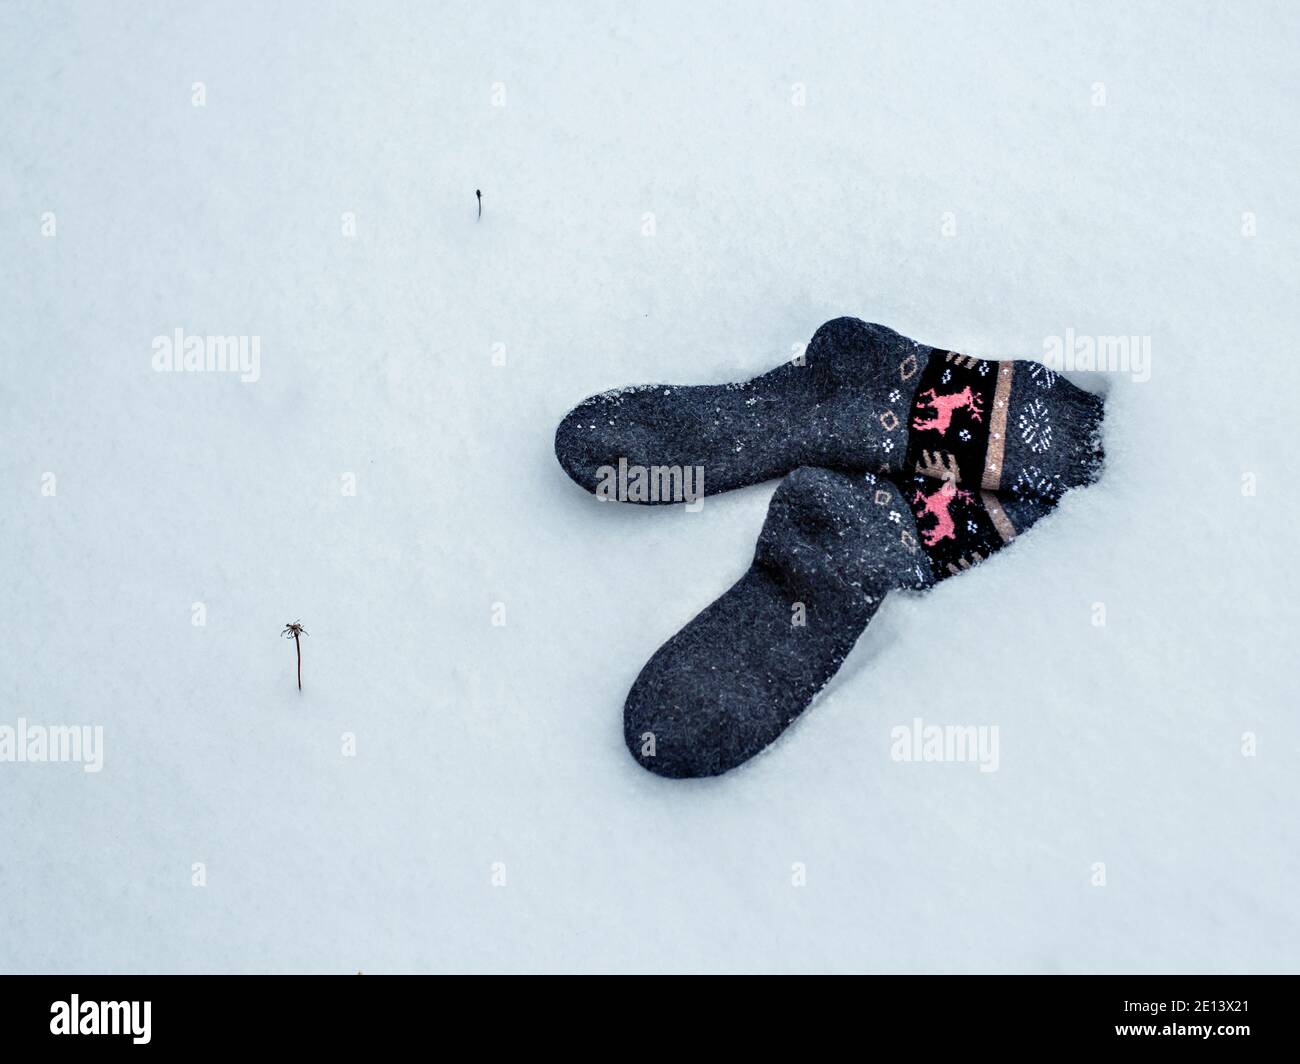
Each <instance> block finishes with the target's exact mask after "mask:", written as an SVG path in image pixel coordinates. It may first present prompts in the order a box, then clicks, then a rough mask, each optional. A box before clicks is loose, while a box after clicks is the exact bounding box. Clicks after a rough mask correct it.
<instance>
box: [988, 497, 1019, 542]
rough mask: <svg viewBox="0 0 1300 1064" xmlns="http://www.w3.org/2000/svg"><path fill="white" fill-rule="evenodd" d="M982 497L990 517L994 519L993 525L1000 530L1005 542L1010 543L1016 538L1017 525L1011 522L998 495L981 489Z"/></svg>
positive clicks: (999, 533) (999, 532)
mask: <svg viewBox="0 0 1300 1064" xmlns="http://www.w3.org/2000/svg"><path fill="white" fill-rule="evenodd" d="M980 499H981V500H982V501H983V503H984V509H985V510H987V511H988V515H989V517H990V519H992V521H993V527H994V528H996V529H997V530H998V535H999V536H1001V537H1002V542H1003V543H1010V542H1011V541H1012V540H1013V539H1015V538H1016V526H1015V525H1013V524H1012V523H1011V518H1009V517H1008V516H1007V512H1006V510H1004V509H1002V503H1000V502H999V501H998V497H997V496H996V495H994V494H993V493H992V492H989V491H981V492H980Z"/></svg>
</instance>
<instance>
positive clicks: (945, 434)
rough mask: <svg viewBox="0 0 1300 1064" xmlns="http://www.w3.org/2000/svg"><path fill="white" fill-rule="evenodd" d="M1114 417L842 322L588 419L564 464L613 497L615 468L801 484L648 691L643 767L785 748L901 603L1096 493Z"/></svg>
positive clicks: (721, 765)
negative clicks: (735, 372)
mask: <svg viewBox="0 0 1300 1064" xmlns="http://www.w3.org/2000/svg"><path fill="white" fill-rule="evenodd" d="M1102 413H1103V412H1102V403H1101V400H1100V399H1099V398H1097V397H1096V396H1093V395H1091V394H1090V393H1088V392H1084V391H1082V390H1081V389H1079V388H1076V387H1075V386H1073V385H1072V384H1070V383H1069V382H1068V381H1065V380H1064V379H1063V378H1061V377H1059V376H1058V375H1057V374H1056V373H1054V372H1053V371H1052V370H1050V369H1049V368H1048V367H1046V366H1044V365H1041V364H1039V363H1036V362H1027V361H1007V362H990V361H986V360H983V359H978V358H973V357H970V356H965V355H959V354H956V353H954V352H951V351H943V350H939V349H935V348H931V347H927V346H925V345H923V344H918V343H916V342H915V341H912V340H909V339H907V338H906V337H903V336H900V335H899V334H898V333H896V332H894V331H893V330H891V329H887V328H885V327H883V326H880V325H871V324H868V323H866V322H863V321H859V320H857V319H855V318H836V319H834V320H833V321H830V322H827V323H826V324H825V325H823V326H822V327H821V328H820V329H818V330H817V332H816V334H815V335H814V336H813V339H812V341H811V343H810V344H809V345H808V348H807V351H806V354H805V356H804V357H803V358H802V359H799V360H795V361H792V362H789V363H785V364H783V365H781V366H778V367H777V368H776V369H774V370H772V371H771V372H769V373H765V374H763V375H761V376H758V377H755V378H753V379H752V380H750V381H746V382H743V383H736V384H724V385H707V386H678V385H647V386H640V387H633V388H624V389H620V390H617V391H612V392H605V393H602V394H600V395H596V396H592V397H591V398H589V399H587V400H585V401H584V402H583V403H581V404H579V405H578V406H577V407H576V408H574V410H572V411H571V412H570V413H569V414H568V415H567V416H566V417H565V418H564V420H563V421H562V422H561V423H560V426H559V428H558V430H557V431H556V436H555V452H556V456H557V457H558V458H559V461H560V464H561V465H562V466H563V467H564V469H565V471H566V472H567V473H568V474H569V476H570V477H571V478H572V479H573V480H574V481H576V482H577V483H578V484H579V485H581V486H582V487H584V488H586V489H587V490H589V491H592V492H593V493H596V494H598V495H603V497H609V496H608V485H609V473H610V470H612V469H615V468H634V469H637V470H638V471H640V472H641V473H642V474H643V475H646V476H650V477H654V478H658V482H659V483H661V484H667V483H673V484H676V483H678V481H674V480H673V479H672V478H673V477H674V476H678V477H680V476H681V471H683V470H692V471H701V472H702V474H703V488H704V490H705V491H706V492H708V493H717V492H721V491H727V490H729V489H732V488H737V487H742V486H744V485H747V484H754V483H758V482H760V481H764V480H769V479H773V478H775V477H783V478H784V479H783V480H782V482H781V484H780V485H779V487H778V488H777V491H776V493H775V495H773V497H772V501H771V504H770V506H769V508H768V513H767V518H766V520H765V521H764V524H763V528H762V531H761V532H760V534H759V538H758V546H757V549H756V551H755V554H754V559H753V562H752V564H751V565H750V568H749V570H748V571H747V572H746V573H745V575H744V576H742V577H741V579H740V580H739V581H737V583H736V584H735V585H733V586H732V587H731V588H730V589H729V590H728V591H727V592H725V593H724V594H723V595H722V596H721V597H720V598H719V599H717V600H716V601H715V602H714V603H713V604H712V605H710V606H708V607H707V608H706V609H705V610H703V611H702V612H701V613H700V614H698V615H697V616H696V617H695V618H694V619H693V620H692V621H690V622H689V623H688V624H687V625H686V626H685V627H684V628H683V629H682V630H681V631H680V632H678V633H677V635H675V636H674V637H673V638H672V639H670V640H669V641H668V642H667V643H665V644H664V645H663V646H662V647H660V649H659V650H658V651H657V652H656V653H655V654H654V656H653V657H652V658H651V659H650V661H649V662H648V663H647V664H646V666H645V667H644V668H643V669H642V670H641V673H640V675H639V676H638V677H637V680H636V682H635V683H634V684H633V687H632V690H631V692H630V693H629V695H628V698H627V702H626V705H625V707H624V737H625V740H626V742H627V745H628V749H629V750H630V751H631V753H632V755H633V757H635V758H636V759H637V761H639V762H640V763H641V764H642V765H643V766H644V767H646V768H647V769H649V770H651V771H652V772H656V773H658V774H660V775H663V776H670V777H695V776H710V775H717V774H719V773H722V772H725V771H727V770H728V769H730V768H734V767H735V766H736V765H739V764H741V763H742V762H744V761H746V760H748V759H749V758H750V757H752V756H753V755H754V754H756V753H758V752H759V751H760V750H762V749H763V748H764V747H766V746H768V745H769V744H770V743H771V742H772V741H773V740H775V739H776V738H777V737H778V736H779V735H780V734H781V732H782V731H784V730H785V728H786V727H787V726H788V725H789V724H790V723H791V721H793V720H794V719H795V717H797V716H798V715H799V714H800V713H801V712H802V711H803V710H804V709H805V708H806V707H807V706H808V704H809V703H810V702H811V701H812V699H813V697H814V696H815V695H816V694H817V692H818V691H819V690H821V688H822V687H823V686H825V684H826V682H827V681H828V680H829V679H830V678H831V677H832V676H833V675H834V674H835V672H836V671H837V670H838V669H839V667H840V665H841V664H842V663H843V661H844V659H845V657H846V656H847V655H848V653H849V651H850V650H851V649H852V648H853V645H854V643H855V642H856V641H857V639H858V637H859V636H860V635H861V634H862V632H863V630H864V629H865V628H866V626H867V624H868V623H869V622H870V620H871V618H872V616H874V614H875V612H876V610H877V609H879V607H880V603H881V602H882V601H883V600H884V597H885V596H886V595H887V594H888V593H889V592H890V591H892V590H896V589H903V588H910V589H924V588H928V587H930V586H932V585H933V584H934V583H935V582H937V581H939V580H943V579H946V578H947V577H949V576H953V575H956V574H957V573H960V572H962V571H963V570H965V569H967V568H969V567H970V566H972V565H974V564H977V563H978V562H979V561H981V560H983V559H984V558H986V557H988V556H989V555H990V554H992V553H993V552H994V551H997V550H999V549H1001V547H1002V546H1004V545H1005V544H1006V543H1009V542H1010V541H1011V540H1012V539H1014V538H1015V537H1016V536H1017V535H1018V534H1020V533H1022V532H1024V531H1025V530H1026V529H1028V528H1029V527H1030V526H1031V525H1032V524H1033V523H1034V522H1036V521H1037V520H1038V519H1039V518H1040V517H1042V516H1043V515H1044V514H1046V513H1047V512H1049V511H1050V510H1051V509H1052V508H1053V507H1054V506H1055V504H1056V501H1057V500H1058V499H1059V498H1060V496H1061V494H1062V493H1064V492H1065V491H1067V490H1069V489H1070V488H1073V487H1079V486H1082V485H1085V484H1088V483H1091V482H1092V481H1093V480H1094V479H1096V476H1097V475H1098V472H1099V470H1100V468H1101V463H1102V451H1101V445H1100V428H1101V421H1102ZM697 488H698V485H697ZM635 498H636V501H643V500H644V501H654V502H672V501H682V499H681V496H680V495H677V494H675V493H674V492H672V491H655V492H652V493H650V494H649V496H645V495H642V496H638V497H635Z"/></svg>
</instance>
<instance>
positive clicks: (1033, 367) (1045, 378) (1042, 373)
mask: <svg viewBox="0 0 1300 1064" xmlns="http://www.w3.org/2000/svg"><path fill="white" fill-rule="evenodd" d="M1029 376H1030V379H1031V380H1033V382H1034V383H1035V384H1037V385H1038V387H1040V388H1042V389H1043V391H1049V390H1050V389H1051V387H1052V385H1053V384H1055V383H1056V374H1055V373H1054V372H1053V371H1052V370H1050V369H1048V368H1047V367H1046V366H1044V365H1043V364H1042V363H1041V362H1031V363H1030V364H1029Z"/></svg>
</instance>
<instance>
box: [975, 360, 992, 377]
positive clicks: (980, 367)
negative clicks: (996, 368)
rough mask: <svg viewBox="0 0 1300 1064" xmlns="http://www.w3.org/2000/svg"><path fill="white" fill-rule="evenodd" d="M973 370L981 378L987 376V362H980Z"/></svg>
mask: <svg viewBox="0 0 1300 1064" xmlns="http://www.w3.org/2000/svg"><path fill="white" fill-rule="evenodd" d="M975 368H976V370H977V371H978V372H979V375H980V376H981V377H987V376H988V375H989V364H988V363H987V362H981V363H980V364H979V365H978V366H976V367H975Z"/></svg>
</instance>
